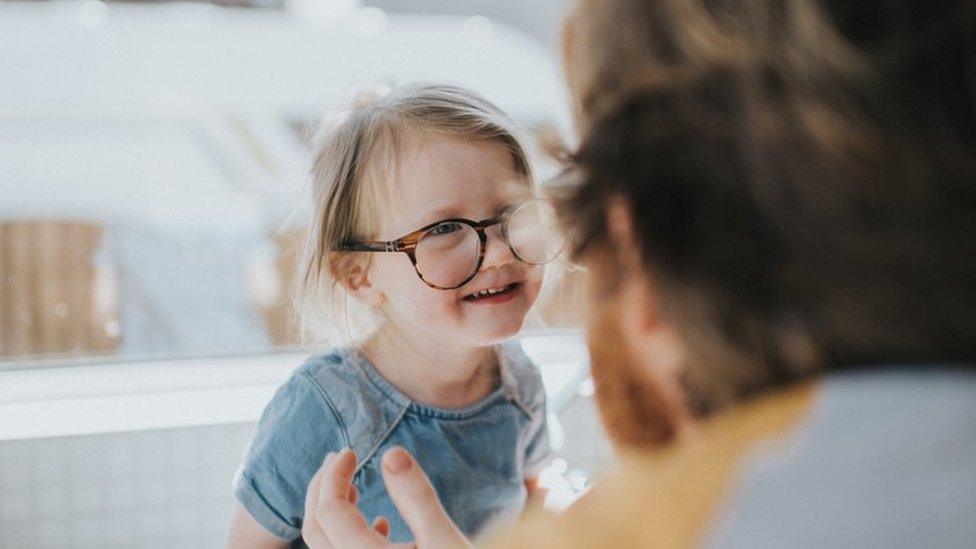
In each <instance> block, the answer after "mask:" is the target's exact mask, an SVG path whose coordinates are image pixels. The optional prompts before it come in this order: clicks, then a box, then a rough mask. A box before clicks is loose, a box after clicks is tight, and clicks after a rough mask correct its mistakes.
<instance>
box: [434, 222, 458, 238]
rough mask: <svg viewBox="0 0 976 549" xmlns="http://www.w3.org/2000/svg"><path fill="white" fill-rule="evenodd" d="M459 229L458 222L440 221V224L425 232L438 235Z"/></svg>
mask: <svg viewBox="0 0 976 549" xmlns="http://www.w3.org/2000/svg"><path fill="white" fill-rule="evenodd" d="M460 230H461V224H460V223H455V222H450V223H441V224H440V225H438V226H436V227H434V228H433V229H431V230H430V231H429V232H428V233H427V234H429V235H433V236H440V235H445V234H451V233H454V232H457V231H460Z"/></svg>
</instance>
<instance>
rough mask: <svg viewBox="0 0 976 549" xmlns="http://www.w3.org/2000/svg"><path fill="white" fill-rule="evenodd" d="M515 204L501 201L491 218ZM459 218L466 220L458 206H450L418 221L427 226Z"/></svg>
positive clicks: (510, 201) (511, 201) (428, 214)
mask: <svg viewBox="0 0 976 549" xmlns="http://www.w3.org/2000/svg"><path fill="white" fill-rule="evenodd" d="M517 202H518V201H517V200H505V201H503V204H502V205H500V206H498V207H496V208H495V210H494V212H493V213H492V217H496V216H499V215H501V213H502V212H503V211H505V208H508V207H509V206H511V205H513V204H515V203H517ZM459 218H462V219H468V216H465V215H463V214H462V213H461V208H459V207H458V206H453V205H452V206H444V207H441V208H437V209H435V210H433V211H430V212H428V213H427V214H426V215H424V216H423V217H421V218H420V220H421V225H420V226H426V225H429V224H431V223H436V222H438V221H442V220H444V219H459ZM471 221H481V218H478V219H473V218H471Z"/></svg>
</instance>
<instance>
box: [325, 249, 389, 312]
mask: <svg viewBox="0 0 976 549" xmlns="http://www.w3.org/2000/svg"><path fill="white" fill-rule="evenodd" d="M364 255H365V254H362V253H357V252H346V253H339V254H336V255H335V256H333V258H332V262H331V265H330V269H331V271H332V277H333V279H334V280H335V281H337V282H338V283H339V284H341V285H342V287H343V288H344V289H345V290H346V291H347V292H348V293H349V295H351V296H353V297H354V298H355V299H357V300H359V301H362V302H364V303H366V304H368V305H371V306H373V307H378V306H380V305H382V303H383V294H382V292H380V291H379V290H378V289H377V288H376V287H375V286H373V283H372V280H371V279H370V274H369V260H368V259H367V258H366V257H364Z"/></svg>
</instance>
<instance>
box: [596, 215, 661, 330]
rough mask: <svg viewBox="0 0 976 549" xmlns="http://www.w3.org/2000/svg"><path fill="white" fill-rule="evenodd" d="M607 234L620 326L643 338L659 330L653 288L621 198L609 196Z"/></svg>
mask: <svg viewBox="0 0 976 549" xmlns="http://www.w3.org/2000/svg"><path fill="white" fill-rule="evenodd" d="M606 222H607V235H608V236H609V237H610V246H611V247H612V249H613V254H614V259H615V260H616V265H617V268H618V269H619V271H618V272H619V277H620V278H619V285H618V288H617V290H618V297H619V299H620V304H621V305H622V307H620V313H621V315H622V317H623V318H621V319H620V320H621V321H622V323H623V325H624V326H626V327H627V328H628V329H637V330H639V333H637V334H635V335H641V334H643V335H647V334H648V333H649V332H653V331H655V330H657V329H659V328H660V315H659V307H658V299H657V289H656V287H655V284H654V282H653V279H652V275H651V273H650V272H649V271H648V269H647V268H646V266H645V265H644V262H643V258H642V254H641V248H640V245H639V243H638V240H637V236H636V233H635V224H634V218H633V214H632V213H631V210H630V207H629V204H628V203H627V201H626V199H624V198H623V197H619V196H616V197H612V198H610V200H609V201H608V202H607V206H606Z"/></svg>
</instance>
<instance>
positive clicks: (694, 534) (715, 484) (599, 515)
mask: <svg viewBox="0 0 976 549" xmlns="http://www.w3.org/2000/svg"><path fill="white" fill-rule="evenodd" d="M815 393H816V388H815V387H814V386H813V385H812V384H804V385H802V386H798V387H795V388H792V389H787V390H784V391H780V392H777V393H774V394H771V395H768V396H764V397H759V398H756V399H753V400H751V401H748V402H746V403H744V404H742V405H740V406H737V407H735V408H732V409H730V410H728V411H727V412H725V413H722V414H720V415H718V416H716V417H714V418H713V419H711V420H709V421H707V422H704V423H702V424H700V425H699V426H698V427H696V428H694V429H692V430H689V432H686V433H684V434H683V435H682V436H681V437H680V438H679V439H678V440H677V441H676V442H675V443H673V444H671V445H669V446H668V447H666V448H663V449H660V450H656V451H654V452H648V453H643V454H641V455H629V456H624V457H623V458H622V460H621V467H620V468H619V469H618V470H617V471H616V472H615V473H612V474H610V475H608V476H607V477H606V478H604V479H603V480H601V481H600V482H598V483H597V485H596V486H594V487H593V488H592V489H591V490H590V491H589V492H587V493H586V494H585V495H584V496H583V497H582V498H580V500H579V501H577V502H576V503H575V504H574V505H573V506H572V507H570V508H569V509H568V510H567V511H565V512H564V513H561V514H559V515H551V514H546V513H544V512H541V511H540V512H537V513H534V514H529V515H528V516H527V517H526V518H525V520H523V521H522V522H520V524H519V525H518V526H517V527H516V528H515V530H513V531H511V532H509V533H507V534H506V535H504V536H502V537H500V538H497V539H495V540H494V541H493V542H491V543H489V544H488V546H489V547H492V548H502V547H509V548H510V547H526V548H533V549H535V548H545V547H559V548H564V547H596V548H599V547H608V548H610V547H612V548H624V547H693V546H695V545H697V544H698V543H700V541H701V537H702V535H703V534H704V533H705V529H706V528H708V527H709V526H710V525H711V524H712V521H713V520H714V519H715V518H716V517H715V514H716V512H718V511H719V509H720V505H721V503H722V501H723V499H724V498H725V497H726V496H727V495H728V493H729V491H730V488H731V487H732V483H733V482H734V481H735V479H736V476H735V475H736V473H737V471H738V469H739V467H740V465H741V464H742V459H743V458H744V457H745V456H747V455H748V454H749V452H750V451H751V450H753V449H755V448H756V447H757V446H758V445H761V444H763V443H765V442H768V441H770V440H773V439H776V438H780V437H783V436H785V435H788V434H789V433H791V432H792V431H793V430H794V429H796V428H797V427H798V426H799V425H800V424H801V421H802V419H803V418H804V416H805V415H806V413H807V411H808V410H809V408H810V406H811V404H812V402H813V399H814V398H815Z"/></svg>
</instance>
